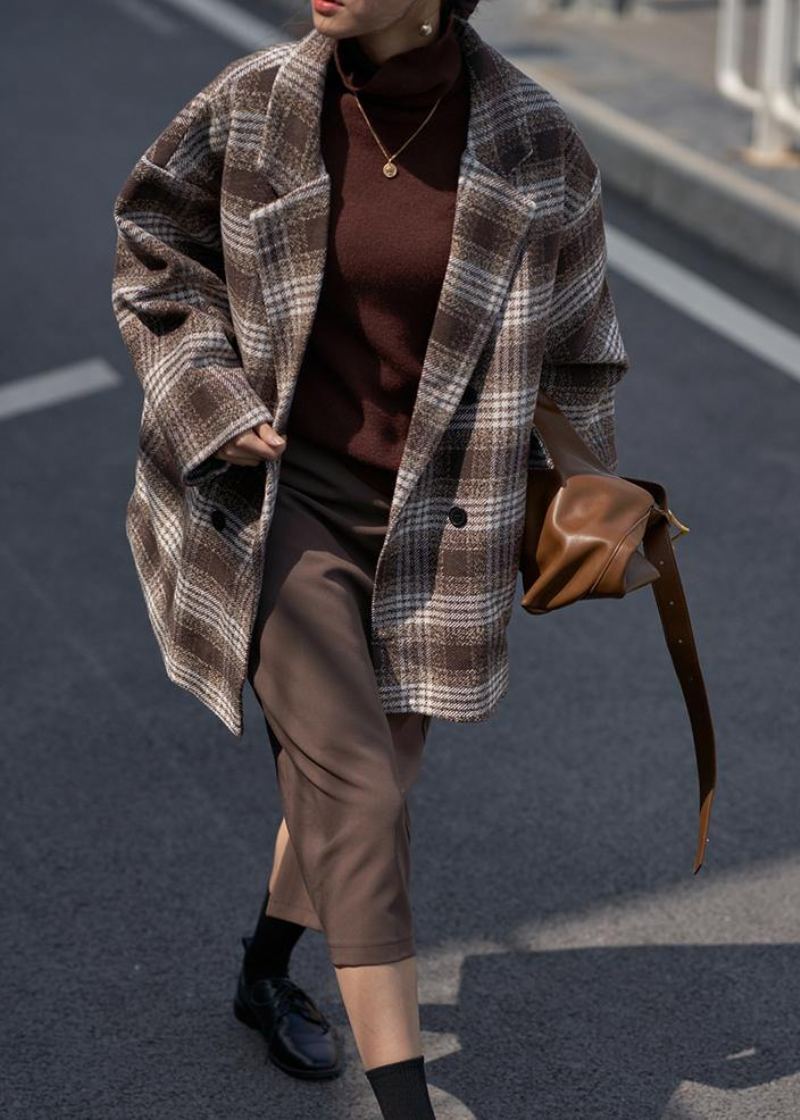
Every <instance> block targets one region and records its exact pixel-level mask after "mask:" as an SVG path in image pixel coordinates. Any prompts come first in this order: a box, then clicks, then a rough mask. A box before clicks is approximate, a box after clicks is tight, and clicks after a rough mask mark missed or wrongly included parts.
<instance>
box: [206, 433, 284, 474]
mask: <svg viewBox="0 0 800 1120" xmlns="http://www.w3.org/2000/svg"><path fill="white" fill-rule="evenodd" d="M285 448H286V440H285V439H284V437H283V436H279V435H278V433H277V432H276V431H275V429H274V428H273V427H272V425H271V424H257V425H256V427H255V428H248V429H247V430H246V431H244V432H240V433H239V435H236V436H234V437H233V439H229V440H228V442H227V443H223V445H222V447H220V448H219V450H217V451H215V452H214V455H215V457H216V458H217V459H225V460H227V462H229V463H235V464H236V466H238V467H257V466H258V464H259V463H261V462H262V461H263V460H264V459H277V458H278V457H279V456H280V455H282V454H283V452H284V450H285Z"/></svg>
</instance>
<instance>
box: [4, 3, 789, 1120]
mask: <svg viewBox="0 0 800 1120" xmlns="http://www.w3.org/2000/svg"><path fill="white" fill-rule="evenodd" d="M250 8H251V10H252V11H257V10H258V9H257V6H256V5H255V4H251V5H250ZM267 14H268V12H267V11H266V10H262V15H267ZM4 23H5V31H6V34H5V36H4V40H3V46H2V61H3V67H2V71H0V82H2V87H3V92H4V94H5V96H4V98H3V104H4V106H5V112H4V115H3V121H2V130H3V139H4V144H3V150H4V152H5V153H6V157H7V159H6V161H5V166H4V173H3V177H2V192H3V206H2V210H1V212H0V222H2V239H3V240H2V244H3V247H4V250H5V253H4V268H3V270H2V274H0V284H1V285H2V322H3V331H2V353H3V361H2V367H1V368H0V378H2V381H3V383H4V384H5V385H6V387H8V386H9V385H10V384H11V383H13V382H17V381H19V380H21V379H27V378H31V377H35V376H36V375H38V374H41V373H42V372H43V371H48V370H58V369H61V368H62V367H64V366H67V365H69V364H70V363H82V362H86V361H89V360H92V359H102V360H104V361H105V362H106V363H108V367H109V368H110V369H111V370H112V371H113V370H115V371H117V373H118V374H119V380H117V381H114V380H113V379H112V381H111V383H110V384H109V385H108V387H107V388H104V389H99V390H98V391H96V392H93V393H90V394H88V395H83V396H78V397H75V398H73V399H67V400H62V401H60V402H57V403H47V402H46V401H45V402H44V403H43V404H42V406H41V407H37V408H35V409H31V410H28V411H23V412H19V413H17V414H11V415H7V416H6V417H5V418H3V419H0V434H2V440H1V441H0V466H1V467H2V474H1V475H0V494H1V495H2V506H1V508H2V531H1V532H0V610H1V611H2V624H3V640H2V646H0V680H2V692H1V697H0V703H2V719H1V720H0V737H1V738H2V750H0V788H1V789H2V829H1V831H0V844H1V845H2V861H1V863H0V875H1V876H2V881H1V883H0V887H1V889H2V907H0V933H1V935H2V941H1V943H0V969H2V975H1V976H0V992H2V1001H1V1002H2V1012H1V1013H0V1017H1V1019H2V1027H1V1028H0V1046H1V1047H2V1055H1V1056H0V1115H2V1116H3V1117H9V1118H20V1120H54V1118H59V1120H61V1118H64V1120H184V1118H186V1120H189V1118H191V1120H205V1118H214V1120H217V1118H219V1120H223V1118H225V1120H227V1118H230V1120H251V1118H263V1117H270V1118H273V1117H274V1118H280V1120H308V1117H310V1116H318V1117H321V1118H323V1120H327V1118H339V1117H342V1118H345V1117H346V1118H348V1120H350V1118H352V1120H368V1118H374V1117H376V1115H377V1113H376V1109H375V1104H374V1100H373V1098H372V1094H371V1091H370V1090H369V1087H368V1085H367V1083H366V1080H365V1078H364V1077H363V1073H362V1072H361V1069H360V1066H359V1062H358V1059H357V1054H356V1051H355V1048H354V1045H353V1042H352V1037H351V1035H350V1032H349V1028H348V1026H347V1023H346V1017H345V1014H344V1010H343V1007H342V1005H341V1003H340V1000H339V995H338V987H337V985H336V980H335V976H334V973H333V970H332V968H331V966H330V964H329V962H328V956H327V951H326V947H325V944H324V940H323V937H322V935H321V934H319V933H316V932H314V931H310V932H308V933H306V934H305V935H304V937H303V939H302V940H301V942H300V944H299V946H298V948H297V949H296V951H295V956H294V970H293V975H294V976H295V977H296V979H298V981H299V982H300V983H302V984H303V985H304V986H305V987H307V988H308V990H309V991H311V992H312V993H313V994H314V995H315V997H316V998H317V999H318V1000H319V1001H320V1003H321V1004H322V1005H323V1006H324V1007H325V1009H326V1010H327V1011H328V1013H329V1014H330V1015H331V1016H332V1018H333V1019H334V1021H335V1022H336V1023H337V1024H338V1027H339V1029H340V1031H341V1034H342V1037H343V1039H344V1042H345V1045H346V1049H347V1054H348V1059H349V1060H348V1069H347V1072H346V1074H345V1076H344V1077H342V1078H341V1079H339V1080H338V1081H336V1082H333V1083H326V1084H323V1085H304V1084H301V1083H296V1082H295V1081H293V1080H291V1079H290V1078H288V1077H286V1076H285V1075H283V1074H282V1073H280V1072H279V1071H277V1070H275V1069H274V1068H273V1067H271V1066H267V1065H265V1064H264V1053H263V1046H262V1042H261V1039H260V1038H259V1037H258V1036H256V1035H255V1034H254V1033H253V1032H250V1031H248V1030H247V1029H246V1028H245V1027H243V1026H242V1025H241V1024H239V1023H238V1022H236V1021H235V1019H234V1018H233V1015H232V1012H231V997H232V994H233V986H234V982H235V978H236V974H237V971H238V966H239V959H240V944H239V937H240V935H241V934H242V933H245V932H249V931H250V929H251V927H252V925H253V923H254V921H255V917H256V910H257V905H258V902H259V900H260V897H261V894H262V891H263V886H264V880H265V876H266V874H267V871H268V866H269V861H270V858H271V849H272V837H273V835H274V832H275V829H276V828H277V825H278V822H279V820H280V810H279V801H278V795H277V789H276V785H275V779H274V770H273V764H272V758H271V754H270V751H269V747H268V743H267V741H266V739H265V736H264V732H263V723H261V722H260V718H259V714H258V708H257V705H256V702H255V699H254V697H253V696H252V694H250V693H248V695H247V707H246V712H245V724H246V733H245V736H244V738H243V739H242V740H237V739H235V738H234V737H233V736H232V735H231V734H230V733H229V732H228V731H227V730H226V729H225V728H224V727H223V726H222V724H221V723H219V721H217V720H216V719H215V718H214V717H213V716H212V715H211V714H210V713H209V712H208V711H207V710H206V709H204V708H203V707H202V706H201V705H200V704H199V703H198V702H197V701H196V700H194V699H193V698H192V697H191V696H189V695H188V693H185V692H183V691H182V690H181V689H178V688H177V687H176V686H174V685H172V684H171V683H170V682H169V681H168V680H167V679H166V676H165V675H164V672H163V669H162V665H161V661H160V657H159V655H158V651H157V648H156V645H155V640H154V638H153V636H152V633H151V631H150V628H149V624H148V621H147V618H146V613H145V608H144V603H143V600H142V598H141V594H140V591H139V587H138V583H137V581H136V577H135V572H134V569H133V563H132V560H131V558H130V554H129V550H128V546H127V542H126V539H125V534H124V512H125V504H126V501H127V498H128V495H129V493H130V490H131V487H132V481H133V464H134V459H135V453H136V436H137V426H138V417H139V410H140V400H141V395H140V388H139V384H138V381H137V380H136V377H135V375H134V373H133V371H132V369H131V367H130V364H129V362H128V359H127V354H126V351H125V350H124V347H123V345H122V342H121V339H120V337H119V335H118V332H117V328H116V324H115V321H114V319H113V316H112V312H111V306H110V279H111V268H112V255H113V245H114V228H113V221H112V205H113V199H114V196H115V194H116V191H117V190H118V188H119V186H120V185H121V183H122V182H123V180H124V178H125V176H126V174H127V172H128V170H129V168H130V166H131V165H132V163H133V162H134V160H135V158H136V157H137V156H138V154H139V153H140V152H141V151H142V150H143V149H144V147H145V146H146V145H147V144H148V143H149V141H150V140H151V139H152V138H153V137H154V136H155V135H156V134H157V132H158V131H159V130H160V129H161V128H162V127H163V126H164V125H165V124H166V123H167V121H168V120H169V119H170V118H171V117H172V116H173V115H174V113H175V112H176V111H177V109H178V108H179V107H180V106H181V105H182V104H183V103H184V102H185V101H186V100H188V98H189V97H190V96H191V94H192V93H193V92H195V91H196V90H197V89H198V88H200V86H202V85H203V84H205V82H206V81H208V80H209V78H210V77H211V76H212V75H213V74H214V73H216V72H217V71H218V70H219V69H221V68H222V66H223V65H225V63H226V62H227V61H229V60H230V59H231V58H233V57H236V56H237V55H240V54H243V53H246V51H245V49H243V48H242V47H236V46H232V44H231V42H230V41H229V40H226V38H225V37H224V36H223V35H221V34H219V33H217V32H215V31H213V30H212V29H211V28H210V27H208V26H206V25H204V24H203V23H201V22H198V21H197V20H196V19H194V18H191V17H190V16H189V15H188V14H186V13H181V12H180V11H179V10H178V9H177V8H176V7H175V6H171V5H169V4H160V5H156V4H152V5H151V4H150V3H149V2H148V3H145V2H144V0H136V4H135V6H134V5H133V4H132V3H130V4H129V3H124V2H123V0H119V2H117V3H111V2H109V3H106V4H101V3H99V2H92V0H86V2H84V3H82V4H76V5H70V6H68V7H66V6H64V5H63V4H57V3H56V0H41V2H40V3H38V4H37V5H35V6H31V5H27V4H25V3H23V2H22V0H11V2H10V3H9V4H8V5H7V6H6V9H5V20H4ZM605 207H606V215H607V219H608V221H609V223H610V224H613V226H614V227H616V228H618V229H619V230H621V231H623V232H625V233H627V234H629V235H631V236H633V237H635V238H637V239H639V240H640V241H641V242H642V243H643V244H645V245H647V246H649V247H651V248H656V249H658V250H659V251H660V252H662V253H664V254H666V255H667V256H668V257H669V258H670V259H671V260H673V261H675V262H678V263H680V264H682V265H683V266H684V267H686V268H688V269H690V270H692V271H693V272H695V273H696V274H698V275H700V276H702V277H704V278H705V279H706V280H708V281H710V282H711V283H713V284H714V285H716V286H717V287H718V288H719V289H721V290H722V291H724V292H727V293H729V294H731V295H734V296H735V297H736V298H737V299H739V300H740V301H742V302H743V303H745V304H746V305H747V306H749V307H751V308H755V309H757V310H759V311H761V312H762V313H763V314H765V315H767V316H769V317H770V319H772V320H774V322H775V323H778V324H783V325H784V326H785V327H791V326H792V325H793V326H794V329H795V330H797V329H798V322H797V314H796V311H797V308H796V297H795V299H794V300H793V299H792V297H791V296H790V295H789V293H787V292H781V291H779V290H776V289H772V288H768V287H767V286H766V285H765V284H764V282H763V281H762V280H760V279H759V278H757V277H756V276H755V275H750V274H748V272H747V271H746V270H743V269H740V268H737V267H734V266H732V265H731V264H730V263H729V262H726V261H725V260H724V259H722V258H720V257H719V256H716V255H714V254H711V253H709V252H708V251H706V250H704V249H703V248H702V246H701V245H699V244H693V243H691V242H690V241H689V240H687V238H686V237H684V236H683V235H681V234H679V233H677V232H675V231H673V230H670V229H669V228H668V227H666V226H665V225H664V224H663V223H662V222H660V221H655V220H653V219H652V218H651V217H649V216H648V215H647V214H645V213H643V212H641V211H639V210H636V209H634V208H632V207H631V206H630V205H629V204H627V203H626V202H625V201H624V200H623V199H621V198H619V197H616V196H614V195H613V194H612V193H610V192H607V193H606V202H605ZM611 284H612V291H613V294H614V297H615V301H616V303H617V307H618V312H619V315H620V320H621V323H622V325H623V333H624V336H625V340H626V344H627V347H628V350H629V352H630V354H631V357H632V369H631V371H630V372H629V374H628V377H627V378H626V380H625V381H624V382H623V383H622V385H621V386H620V388H619V391H618V395H617V416H618V433H619V446H620V471H621V473H624V474H631V475H634V476H638V477H645V478H647V477H649V478H655V479H658V480H660V481H662V482H663V483H664V484H665V485H666V486H667V489H668V492H669V495H670V499H671V504H672V507H673V509H674V510H675V511H676V513H677V514H678V516H679V517H680V518H681V520H683V521H684V522H686V523H687V524H688V525H689V526H690V528H691V533H690V534H689V535H688V536H686V537H683V538H682V539H681V541H680V542H679V543H678V545H677V546H676V547H677V550H678V556H679V561H680V565H681V572H682V576H683V581H684V585H685V588H686V593H687V596H688V599H689V603H690V607H691V610H692V616H693V621H694V626H695V632H696V636H697V641H698V645H699V649H700V655H701V658H702V662H703V668H704V673H705V678H706V682H707V685H708V690H709V694H710V698H711V703H712V708H713V711H714V715H715V721H716V728H717V738H718V750H719V762H720V783H719V792H718V798H717V802H716V805H715V809H714V820H713V822H712V827H711V837H712V839H711V843H710V844H709V851H708V856H707V861H706V866H705V867H704V868H703V870H702V871H701V872H700V874H699V875H698V876H697V877H693V876H692V873H691V864H692V855H693V851H694V842H695V830H696V785H695V772H694V759H693V752H692V745H691V737H690V733H689V727H688V721H687V719H686V714H685V710H684V708H683V701H682V698H681V696H680V692H679V689H678V686H677V682H676V680H675V678H674V675H673V671H672V666H671V662H670V661H669V657H668V654H667V651H666V647H665V646H664V642H663V637H662V634H661V630H660V624H659V620H658V615H657V612H656V608H655V603H654V601H653V598H652V595H651V593H650V591H649V590H646V589H645V590H643V591H641V592H639V593H637V594H634V595H631V596H629V597H628V598H627V599H625V600H621V601H615V602H602V603H592V604H588V603H583V604H578V605H576V606H574V607H573V608H572V609H570V610H566V611H562V612H557V613H556V614H554V615H553V616H549V617H540V618H534V617H532V616H529V615H527V614H526V613H525V612H524V611H523V610H522V608H519V610H518V611H517V613H516V615H515V617H514V620H513V624H512V628H511V646H512V648H511V657H512V674H513V679H512V686H511V689H510V692H509V694H508V695H507V697H506V699H505V700H504V701H503V703H502V704H501V707H500V708H499V709H498V711H497V713H496V714H495V716H494V717H493V718H492V719H491V720H490V721H487V722H484V723H482V724H472V725H457V724H449V723H445V722H442V721H438V722H437V721H435V722H434V725H433V729H432V731H431V735H430V738H429V741H428V752H427V757H426V762H425V766H424V769H423V774H422V777H421V778H420V781H419V783H418V784H417V786H416V787H415V789H414V791H413V793H412V798H411V812H412V823H413V851H414V853H415V855H414V860H415V862H414V882H415V887H414V891H415V894H414V898H415V915H416V923H417V938H418V944H419V967H420V984H421V987H420V997H421V1003H422V1008H421V1015H422V1025H423V1030H424V1045H425V1052H426V1057H427V1059H428V1071H429V1078H430V1081H431V1084H432V1086H433V1087H434V1088H433V1093H434V1098H435V1103H436V1108H437V1117H439V1118H440V1120H465V1118H468V1117H476V1118H478V1120H495V1118H499V1117H503V1118H505V1120H531V1118H535V1117H536V1118H538V1117H541V1118H543V1120H583V1118H587V1120H588V1118H591V1120H712V1118H714V1120H716V1118H718V1117H725V1120H745V1118H747V1120H749V1118H756V1117H758V1118H759V1120H764V1118H765V1117H769V1118H770V1120H790V1118H794V1117H796V1115H797V1114H798V1111H800V1109H799V1108H798V1099H799V1098H798V1093H800V1049H799V1048H798V1044H797V1007H798V1004H800V943H799V942H800V938H799V936H798V934H799V933H800V918H799V917H798V903H799V902H800V821H799V819H798V804H799V803H800V763H799V762H798V759H797V745H798V734H797V728H798V715H800V692H799V690H798V683H797V650H798V644H797V630H798V624H799V623H800V608H799V607H798V592H797V587H798V582H797V576H798V556H800V517H798V513H800V506H799V504H798V486H799V485H800V444H799V443H798V431H800V383H798V381H797V380H794V379H792V378H791V377H789V376H787V375H786V373H785V372H784V371H782V370H781V369H779V368H777V367H776V366H775V364H774V363H772V362H771V361H770V360H769V359H768V358H766V357H761V358H759V357H758V356H757V355H756V354H754V353H753V352H752V351H750V350H748V349H747V348H743V347H740V346H738V345H736V344H734V343H733V342H731V341H730V340H729V338H728V337H726V335H725V333H724V332H722V333H720V332H718V331H716V330H714V329H712V328H710V327H709V326H708V325H703V324H701V323H699V322H698V321H697V319H696V317H695V316H694V315H693V314H692V313H691V309H687V310H680V309H679V308H676V307H675V306H674V305H672V304H670V303H668V302H665V301H663V300H661V299H659V298H657V297H656V296H654V295H653V294H652V293H651V292H648V291H647V290H646V288H645V287H644V286H642V285H640V284H637V283H635V282H634V281H633V280H631V279H630V277H626V276H624V275H622V274H621V273H619V272H616V271H613V270H612V275H611ZM793 317H794V318H793Z"/></svg>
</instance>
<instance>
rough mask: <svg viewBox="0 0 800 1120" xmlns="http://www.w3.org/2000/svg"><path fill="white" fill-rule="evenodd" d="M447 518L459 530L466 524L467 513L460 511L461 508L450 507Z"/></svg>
mask: <svg viewBox="0 0 800 1120" xmlns="http://www.w3.org/2000/svg"><path fill="white" fill-rule="evenodd" d="M447 516H448V517H449V518H450V520H451V521H452V523H453V524H454V525H455V526H457V527H458V528H459V529H460V528H461V526H462V525H466V523H467V511H466V510H465V509H462V507H461V506H451V507H450V512H449V513H448V515H447Z"/></svg>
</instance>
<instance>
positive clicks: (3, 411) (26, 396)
mask: <svg viewBox="0 0 800 1120" xmlns="http://www.w3.org/2000/svg"><path fill="white" fill-rule="evenodd" d="M121 381H122V376H121V375H120V374H119V373H117V371H116V370H115V369H114V367H113V366H111V365H109V364H108V362H107V361H105V360H104V359H103V358H90V359H89V361H86V362H74V363H73V364H71V365H68V366H61V367H60V368H59V369H53V370H48V371H47V372H46V373H37V374H33V375H32V376H31V377H22V378H20V379H19V380H18V381H8V382H6V383H5V384H4V385H0V420H8V419H9V418H10V417H12V416H19V415H20V414H21V413H24V412H33V411H34V410H35V409H37V408H47V407H48V406H50V405H53V404H60V402H61V401H68V400H72V399H73V398H75V397H85V396H87V395H88V394H89V393H97V392H99V391H100V390H102V389H113V388H116V386H117V385H119V384H120V382H121Z"/></svg>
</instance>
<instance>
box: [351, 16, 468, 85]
mask: <svg viewBox="0 0 800 1120" xmlns="http://www.w3.org/2000/svg"><path fill="white" fill-rule="evenodd" d="M454 21H455V16H454V14H453V11H452V10H451V9H450V6H449V5H447V7H446V8H444V10H443V19H442V22H441V24H440V28H439V34H438V35H437V37H436V38H435V39H434V40H433V42H432V43H422V44H421V45H420V46H418V47H412V48H411V49H410V50H406V51H400V53H399V54H394V55H392V56H391V58H387V59H386V61H385V62H382V63H375V62H374V61H373V60H372V59H371V58H370V57H369V55H368V54H366V52H365V51H364V50H363V49H362V47H361V46H360V45H359V42H358V40H357V39H356V38H355V37H350V38H346V39H338V40H337V41H336V43H335V46H334V51H333V59H334V64H335V67H336V70H337V72H338V74H339V78H340V79H341V82H342V85H343V86H344V87H345V89H346V90H347V91H348V92H349V93H353V94H356V93H357V94H358V95H359V96H367V97H368V98H369V99H370V100H372V99H374V100H376V101H380V100H402V102H403V104H404V105H406V104H407V105H410V106H413V105H428V104H430V103H431V102H432V101H435V99H436V98H437V97H441V96H442V95H444V94H445V93H446V92H447V91H448V90H449V89H450V88H451V86H453V85H454V84H455V82H456V79H457V78H458V77H459V75H460V73H461V70H462V55H461V44H460V42H459V38H458V35H457V34H456V32H455V30H454Z"/></svg>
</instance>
